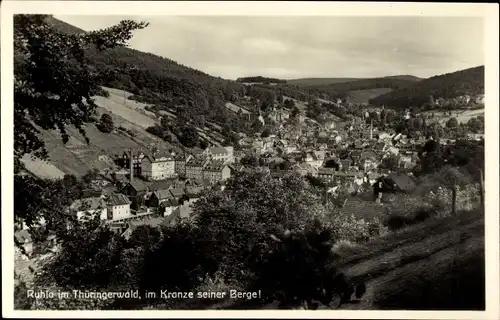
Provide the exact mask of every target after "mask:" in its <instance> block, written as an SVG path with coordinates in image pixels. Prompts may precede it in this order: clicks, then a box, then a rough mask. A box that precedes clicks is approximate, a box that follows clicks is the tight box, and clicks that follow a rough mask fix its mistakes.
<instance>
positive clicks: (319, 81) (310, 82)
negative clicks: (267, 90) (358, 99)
mask: <svg viewBox="0 0 500 320" xmlns="http://www.w3.org/2000/svg"><path fill="white" fill-rule="evenodd" d="M369 79H372V80H373V79H396V80H408V81H420V80H423V79H422V78H419V77H415V76H412V75H395V76H385V77H375V78H298V79H291V80H286V81H287V83H288V84H291V85H297V86H299V87H312V86H321V85H334V84H338V83H347V82H354V81H365V80H369Z"/></svg>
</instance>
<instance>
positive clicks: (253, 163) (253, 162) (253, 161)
mask: <svg viewBox="0 0 500 320" xmlns="http://www.w3.org/2000/svg"><path fill="white" fill-rule="evenodd" d="M240 163H241V164H242V165H245V166H250V167H257V166H258V165H259V159H257V157H256V156H255V155H253V154H248V155H245V156H244V157H243V158H242V159H241V161H240Z"/></svg>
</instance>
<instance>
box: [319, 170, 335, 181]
mask: <svg viewBox="0 0 500 320" xmlns="http://www.w3.org/2000/svg"><path fill="white" fill-rule="evenodd" d="M335 172H336V171H335V168H325V167H321V168H318V178H319V179H321V180H323V181H324V182H333V181H334V177H335Z"/></svg>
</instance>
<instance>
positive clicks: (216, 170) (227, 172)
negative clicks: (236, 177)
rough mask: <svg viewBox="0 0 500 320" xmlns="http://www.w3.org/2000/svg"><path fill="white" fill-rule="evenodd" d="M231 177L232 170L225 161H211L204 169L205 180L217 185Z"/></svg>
mask: <svg viewBox="0 0 500 320" xmlns="http://www.w3.org/2000/svg"><path fill="white" fill-rule="evenodd" d="M230 177H231V168H230V167H229V166H228V165H227V164H225V163H224V162H223V161H221V160H218V161H211V162H209V163H208V164H207V165H206V166H205V167H204V168H203V178H204V179H207V180H209V181H210V183H212V184H215V183H217V182H219V181H225V180H227V179H229V178H230Z"/></svg>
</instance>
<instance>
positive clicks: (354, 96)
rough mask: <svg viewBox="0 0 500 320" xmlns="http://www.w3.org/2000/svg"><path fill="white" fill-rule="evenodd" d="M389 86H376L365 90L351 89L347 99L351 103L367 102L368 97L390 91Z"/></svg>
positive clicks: (371, 97)
mask: <svg viewBox="0 0 500 320" xmlns="http://www.w3.org/2000/svg"><path fill="white" fill-rule="evenodd" d="M391 91H392V89H391V88H377V89H367V90H353V91H350V92H349V99H350V101H351V102H352V103H359V104H364V103H368V101H369V100H370V99H373V98H375V97H378V96H380V95H382V94H386V93H389V92H391Z"/></svg>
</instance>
